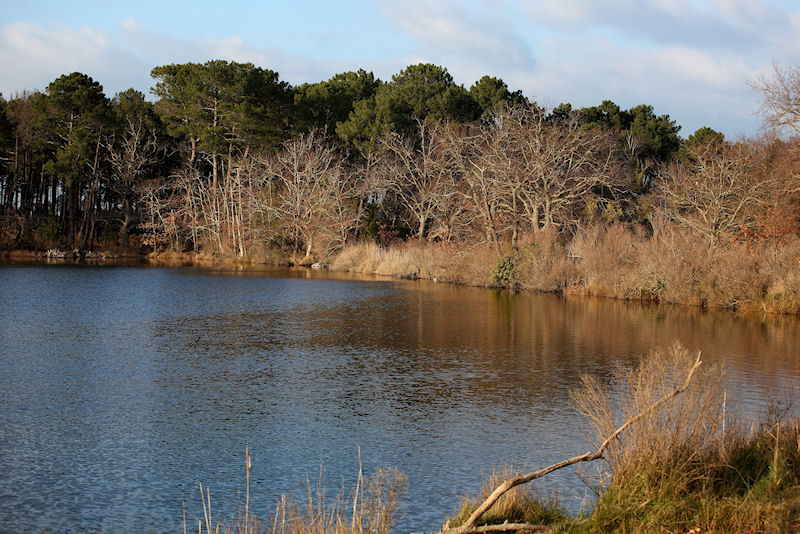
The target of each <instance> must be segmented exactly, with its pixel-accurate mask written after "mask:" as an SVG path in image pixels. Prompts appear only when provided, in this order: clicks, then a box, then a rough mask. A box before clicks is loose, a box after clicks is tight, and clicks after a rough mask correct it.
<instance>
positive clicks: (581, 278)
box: [332, 223, 800, 314]
mask: <svg viewBox="0 0 800 534" xmlns="http://www.w3.org/2000/svg"><path fill="white" fill-rule="evenodd" d="M332 267H333V268H335V269H341V270H350V271H357V272H364V273H374V274H381V275H393V276H401V277H407V278H423V279H430V280H436V281H440V282H455V283H463V284H469V285H475V286H502V287H508V288H511V289H524V290H530V291H538V292H558V293H564V294H567V295H586V296H601V297H611V298H617V299H626V300H643V301H657V302H668V303H676V304H684V305H691V306H702V307H706V308H725V309H731V310H743V311H766V312H776V313H793V314H798V313H800V238H798V237H797V236H788V237H786V238H785V239H783V240H781V241H763V242H753V243H747V242H734V241H721V242H717V243H715V244H713V245H710V244H709V243H708V241H706V240H703V239H701V238H700V237H698V236H696V235H694V234H692V233H691V232H689V231H687V230H685V229H683V228H681V227H679V226H676V225H672V224H668V223H665V224H664V225H662V226H661V227H659V228H657V229H656V230H655V231H654V233H653V234H652V235H644V234H643V233H642V232H641V231H634V229H632V228H631V227H629V226H627V225H624V224H612V225H610V226H604V225H596V226H589V227H587V228H583V229H581V230H580V231H578V232H577V233H575V234H574V235H572V236H565V235H563V234H558V233H557V232H556V231H554V230H552V229H550V230H540V231H537V232H533V233H531V234H529V235H526V236H523V238H521V239H520V245H519V247H517V248H516V249H512V247H510V246H509V245H504V246H500V247H490V246H488V245H475V246H467V245H464V244H457V243H422V244H420V243H418V242H416V241H415V242H413V243H399V244H393V245H391V246H388V247H381V246H378V245H376V244H374V243H360V244H356V245H351V246H349V247H348V248H346V249H345V250H344V251H342V252H341V253H340V254H339V256H338V257H336V258H335V259H334V261H333V264H332Z"/></svg>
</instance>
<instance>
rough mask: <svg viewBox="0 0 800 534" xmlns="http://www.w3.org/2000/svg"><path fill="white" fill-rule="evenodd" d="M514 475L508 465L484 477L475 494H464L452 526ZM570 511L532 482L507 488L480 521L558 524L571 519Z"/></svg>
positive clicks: (458, 523) (456, 524) (450, 524)
mask: <svg viewBox="0 0 800 534" xmlns="http://www.w3.org/2000/svg"><path fill="white" fill-rule="evenodd" d="M512 476H514V474H513V470H512V469H510V468H509V467H504V468H502V469H500V470H496V471H494V472H492V474H491V475H489V476H485V477H484V479H483V487H482V488H481V492H480V494H479V495H477V496H475V497H463V498H462V499H461V505H460V506H459V510H458V512H456V513H455V514H454V515H453V516H452V517H451V518H450V520H449V521H448V524H449V526H450V527H457V526H459V525H461V524H463V523H464V521H466V520H467V518H468V517H469V516H470V515H471V514H472V512H473V511H474V510H475V508H476V507H477V506H478V505H479V504H480V503H482V502H483V501H484V500H485V499H486V498H487V497H488V496H489V494H491V493H492V491H494V489H495V488H496V487H497V486H499V485H500V484H501V483H502V482H503V481H504V480H507V479H509V478H511V477H512ZM567 519H568V518H567V515H566V513H565V512H564V511H563V510H561V509H560V508H559V506H558V501H557V499H554V498H548V497H542V496H541V495H538V494H537V493H535V491H534V490H533V489H532V487H531V486H516V487H514V488H512V489H511V490H509V491H507V492H506V493H505V494H504V495H503V496H502V497H500V499H499V500H498V501H497V502H496V503H494V505H492V507H491V508H489V510H488V511H487V512H486V513H485V514H483V516H481V518H480V520H479V521H478V525H493V524H498V523H503V522H505V521H508V522H509V523H528V524H534V525H538V524H541V525H556V524H559V523H562V522H566V521H567Z"/></svg>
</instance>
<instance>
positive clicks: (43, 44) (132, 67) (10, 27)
mask: <svg viewBox="0 0 800 534" xmlns="http://www.w3.org/2000/svg"><path fill="white" fill-rule="evenodd" d="M0 71H2V72H4V73H6V75H5V76H4V81H3V82H2V87H0V91H2V92H3V94H4V95H6V96H11V95H13V94H14V93H16V92H18V91H22V90H33V89H39V90H44V89H45V88H46V87H47V85H48V84H49V83H50V82H51V81H53V80H55V79H56V78H57V77H59V76H60V75H62V74H68V73H70V72H75V71H79V72H83V73H85V74H87V75H89V76H91V77H92V78H94V79H95V80H96V81H98V82H100V83H101V84H103V85H104V87H105V89H106V93H111V94H113V93H114V92H116V91H119V90H122V89H126V88H127V87H130V86H131V85H133V86H135V87H137V88H140V87H141V81H140V80H142V79H143V78H144V77H146V74H147V73H146V68H145V67H144V65H142V63H141V61H140V60H139V59H138V58H137V57H136V55H135V54H133V53H132V52H131V51H130V50H126V49H124V48H122V47H119V46H117V45H115V44H114V43H113V41H112V39H111V37H110V36H109V35H108V34H106V33H104V32H102V31H98V30H96V29H93V28H89V27H81V28H78V29H71V28H56V29H53V30H48V29H45V28H43V27H42V26H40V25H38V24H33V23H21V22H15V23H11V24H7V25H5V26H2V27H0ZM131 73H135V74H134V75H131ZM137 74H141V75H142V76H139V77H138V78H137V76H136V75H137ZM137 81H138V82H139V83H136V82H137ZM12 84H13V85H12Z"/></svg>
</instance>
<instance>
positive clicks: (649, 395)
mask: <svg viewBox="0 0 800 534" xmlns="http://www.w3.org/2000/svg"><path fill="white" fill-rule="evenodd" d="M693 361H694V358H693V357H690V355H689V354H688V352H687V351H686V350H685V349H683V348H682V347H680V346H679V345H675V346H673V347H671V348H670V349H669V350H657V351H654V352H653V353H651V354H650V355H649V356H647V357H646V358H644V359H643V360H642V362H641V364H640V365H639V366H638V367H636V368H635V369H632V370H627V371H621V372H619V373H618V374H617V378H616V380H615V381H614V382H613V384H611V385H606V384H602V383H600V382H599V381H597V380H595V379H591V378H585V379H584V383H583V387H582V388H581V389H580V390H578V391H577V392H575V393H574V394H573V401H574V403H575V405H576V407H577V408H578V409H579V411H580V412H582V413H583V414H584V415H585V416H586V418H587V421H588V423H589V428H590V431H589V441H590V444H591V445H593V446H598V445H599V444H600V443H602V442H604V441H605V440H606V439H607V438H608V436H609V435H611V433H612V432H614V430H615V429H617V428H619V426H620V424H621V423H622V422H623V421H628V420H631V419H632V418H633V417H634V416H635V415H636V414H640V413H642V411H643V410H644V409H645V408H647V407H649V406H653V404H654V402H655V401H656V400H658V399H661V398H663V397H664V396H665V394H666V393H668V392H669V391H670V390H672V389H673V388H674V385H675V384H676V383H680V382H682V381H683V380H684V379H685V376H686V370H687V369H688V368H689V367H691V365H692V363H693ZM723 378H724V377H723V370H722V369H721V368H720V367H718V366H717V367H715V366H706V367H705V368H704V366H701V367H700V368H699V369H698V372H697V373H696V374H695V376H694V377H693V381H692V382H691V384H690V386H689V387H688V388H687V389H686V390H685V391H684V392H683V393H682V394H681V395H678V396H675V397H672V398H671V399H670V400H669V401H668V402H666V403H664V404H662V405H660V407H659V408H658V409H657V410H655V411H652V412H648V413H647V415H645V416H644V417H642V418H641V419H638V420H636V422H635V423H634V424H632V425H631V426H630V427H628V428H627V429H626V430H625V432H624V433H622V434H620V435H619V437H618V439H616V440H614V441H613V442H612V443H611V446H609V448H608V449H606V451H605V453H604V455H603V459H602V463H601V464H599V469H597V467H598V464H590V465H589V467H590V468H593V469H594V470H593V475H592V476H591V477H589V478H588V479H587V480H588V481H589V484H590V486H591V488H592V489H593V490H594V491H595V493H596V501H595V503H594V506H593V509H592V510H590V511H589V512H588V513H585V514H583V515H581V516H578V517H571V518H569V517H566V516H565V515H564V514H563V513H562V512H559V511H558V508H557V506H556V504H555V503H553V502H548V501H547V500H542V499H539V498H537V497H536V495H535V494H534V493H532V492H531V491H530V490H522V489H520V487H515V488H513V490H512V491H511V492H509V494H508V495H506V496H504V497H503V499H502V500H501V501H499V502H498V503H496V504H495V506H494V507H493V508H491V509H490V510H489V513H487V514H486V515H485V516H484V517H483V518H482V519H481V523H482V524H495V525H496V524H501V523H503V522H506V521H507V522H509V523H519V522H527V523H532V524H534V525H539V526H540V527H541V529H542V530H549V531H554V532H631V533H640V532H641V533H650V532H668V533H677V532H681V533H687V532H797V531H800V419H798V418H796V417H791V416H790V413H789V412H788V411H787V410H771V411H770V412H768V413H767V414H765V415H764V417H763V419H762V421H761V422H760V423H758V424H755V423H753V424H750V425H746V424H744V423H743V422H742V419H741V418H740V416H738V415H737V414H735V413H734V414H732V413H731V412H733V410H731V409H730V408H729V407H728V406H727V402H726V400H727V396H726V394H725V390H724V381H723ZM585 475H586V473H585ZM508 478H510V475H509V474H508V473H502V475H501V476H500V477H497V476H494V477H492V478H490V479H489V480H488V481H487V483H486V485H485V487H484V490H483V494H484V496H485V495H488V494H489V493H490V492H491V490H492V489H493V488H494V487H496V486H498V485H499V483H500V482H501V481H502V480H506V479H508ZM480 502H481V501H480V500H475V499H465V500H464V501H463V502H462V508H461V511H460V512H459V513H458V514H457V515H456V516H454V517H453V518H452V519H451V526H457V525H458V524H461V523H463V521H464V520H465V519H466V517H468V516H469V514H470V513H471V511H472V510H474V509H475V507H476V506H477V504H478V503H480Z"/></svg>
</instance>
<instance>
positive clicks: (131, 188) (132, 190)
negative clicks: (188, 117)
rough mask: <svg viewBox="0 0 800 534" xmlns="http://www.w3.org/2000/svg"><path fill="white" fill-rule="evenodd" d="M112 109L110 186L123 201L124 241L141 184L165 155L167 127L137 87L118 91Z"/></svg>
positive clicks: (108, 143) (108, 146) (107, 140)
mask: <svg viewBox="0 0 800 534" xmlns="http://www.w3.org/2000/svg"><path fill="white" fill-rule="evenodd" d="M111 112H112V115H113V117H114V129H113V130H112V133H111V134H109V135H108V136H107V137H106V138H105V148H106V151H107V154H108V162H109V166H110V175H109V189H111V191H113V192H114V194H115V195H116V197H117V198H118V199H119V201H120V202H121V203H122V227H121V229H120V237H121V238H122V239H123V241H124V239H125V238H126V237H127V234H128V232H129V229H130V226H131V224H132V222H133V217H134V207H135V205H136V199H137V197H138V194H139V192H138V185H139V183H140V182H141V181H142V180H143V179H145V178H149V177H152V175H153V174H154V173H155V172H156V168H157V166H158V165H159V164H160V163H161V162H162V160H163V158H164V156H165V151H166V147H165V141H164V139H163V137H164V131H163V130H164V127H163V124H162V123H161V121H160V120H159V118H158V115H156V112H155V110H154V109H153V105H152V104H151V103H149V102H147V101H146V100H145V99H144V94H142V93H141V92H139V91H136V90H134V89H128V90H127V91H123V92H121V93H117V94H116V95H115V96H114V98H113V99H112V101H111Z"/></svg>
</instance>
